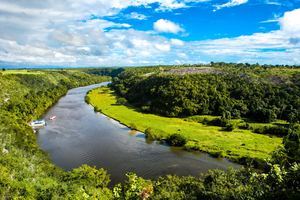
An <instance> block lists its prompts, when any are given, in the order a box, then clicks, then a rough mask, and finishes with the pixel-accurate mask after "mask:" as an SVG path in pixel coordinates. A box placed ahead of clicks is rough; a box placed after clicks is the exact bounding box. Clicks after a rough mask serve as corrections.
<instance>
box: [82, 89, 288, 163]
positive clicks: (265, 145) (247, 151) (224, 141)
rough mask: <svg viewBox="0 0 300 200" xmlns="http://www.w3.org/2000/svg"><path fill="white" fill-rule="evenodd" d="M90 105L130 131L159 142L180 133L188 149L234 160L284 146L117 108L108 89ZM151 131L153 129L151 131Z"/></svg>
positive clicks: (238, 132) (90, 98)
mask: <svg viewBox="0 0 300 200" xmlns="http://www.w3.org/2000/svg"><path fill="white" fill-rule="evenodd" d="M87 98H88V101H89V103H90V104H91V105H92V106H94V107H95V108H96V110H98V111H101V112H102V113H103V114H105V115H107V116H109V117H111V118H114V119H116V120H118V121H120V122H121V123H122V124H125V125H127V126H129V127H134V128H135V129H137V130H139V131H141V132H145V130H146V129H148V128H151V132H155V134H156V136H157V138H158V139H165V138H167V137H168V135H170V134H174V133H179V134H181V135H183V136H184V137H186V138H187V140H188V142H187V143H186V145H185V148H187V149H194V150H200V151H204V152H208V153H210V154H212V155H216V154H217V155H221V156H223V157H227V158H229V159H231V160H239V159H240V158H254V159H258V160H262V159H267V158H268V157H269V156H270V155H271V153H272V151H274V150H275V149H276V148H277V147H278V146H280V145H281V143H282V138H278V137H269V136H267V135H261V134H255V133H253V132H251V131H250V130H240V129H235V130H234V131H232V132H226V131H222V130H221V129H222V128H221V127H217V126H206V125H203V124H201V123H197V122H194V121H192V120H187V119H184V118H168V117H162V116H158V115H154V114H145V113H142V112H139V111H138V110H136V109H134V108H132V107H128V106H124V105H117V104H116V98H117V97H116V95H115V94H114V93H113V91H111V90H110V89H109V88H107V87H102V88H97V89H95V90H92V91H91V92H89V94H88V97H87ZM148 130H149V129H148Z"/></svg>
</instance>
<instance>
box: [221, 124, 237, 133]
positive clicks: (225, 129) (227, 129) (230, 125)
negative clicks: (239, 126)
mask: <svg viewBox="0 0 300 200" xmlns="http://www.w3.org/2000/svg"><path fill="white" fill-rule="evenodd" d="M234 128H235V125H234V124H233V123H231V122H228V123H227V124H226V125H225V127H224V128H223V129H222V130H224V131H233V130H234Z"/></svg>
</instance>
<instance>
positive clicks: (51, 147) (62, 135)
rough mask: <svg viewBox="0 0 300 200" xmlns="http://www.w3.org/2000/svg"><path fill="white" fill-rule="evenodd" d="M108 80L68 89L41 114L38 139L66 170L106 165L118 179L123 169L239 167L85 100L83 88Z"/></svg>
mask: <svg viewBox="0 0 300 200" xmlns="http://www.w3.org/2000/svg"><path fill="white" fill-rule="evenodd" d="M106 84H107V83H102V84H97V85H91V86H87V87H81V88H76V89H72V90H70V91H69V92H68V94H67V95H66V96H64V97H62V98H61V99H60V100H59V101H58V103H57V104H56V105H55V106H53V107H52V108H51V109H50V110H48V111H47V113H46V114H45V115H44V118H45V119H49V118H50V116H53V115H55V116H56V119H55V120H48V121H47V124H48V125H47V126H46V127H45V128H44V129H41V130H40V131H39V133H38V142H39V145H40V146H41V148H42V149H43V150H45V151H46V152H48V153H49V155H50V157H51V159H52V161H53V162H54V163H55V164H56V165H57V166H59V167H62V168H63V169H65V170H71V169H73V168H76V167H79V166H80V165H82V164H88V165H91V166H96V167H98V168H104V169H106V170H107V171H108V173H109V174H110V175H111V180H112V184H115V183H118V182H122V181H123V180H124V179H125V178H126V177H125V174H126V173H127V172H135V173H137V174H138V175H139V176H142V177H144V178H156V177H158V176H162V175H167V174H176V175H179V176H183V175H194V176H196V175H199V174H200V173H203V172H207V171H208V170H210V169H227V168H228V167H234V168H237V167H239V165H237V164H234V163H231V162H229V161H227V160H226V159H216V158H212V157H210V156H209V155H208V154H205V153H200V152H197V153H195V152H187V151H184V150H182V149H180V148H175V147H169V146H167V145H162V144H159V142H156V141H149V140H146V139H145V135H144V134H142V133H140V132H137V131H132V130H130V129H129V128H127V127H126V126H124V125H122V124H120V123H118V122H117V121H115V120H113V119H110V118H108V117H106V116H104V115H102V114H99V113H95V112H94V109H93V107H92V106H90V105H87V104H86V103H85V101H84V97H85V95H86V93H87V92H88V91H89V90H91V89H93V88H96V87H99V86H102V85H106Z"/></svg>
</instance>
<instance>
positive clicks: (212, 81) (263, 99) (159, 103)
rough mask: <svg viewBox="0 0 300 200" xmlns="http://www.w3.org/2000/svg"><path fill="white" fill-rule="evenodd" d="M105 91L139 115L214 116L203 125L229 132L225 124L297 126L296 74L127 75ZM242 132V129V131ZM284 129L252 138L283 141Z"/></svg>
mask: <svg viewBox="0 0 300 200" xmlns="http://www.w3.org/2000/svg"><path fill="white" fill-rule="evenodd" d="M111 87H112V88H113V89H114V90H115V91H116V92H117V94H118V95H120V96H121V97H124V98H125V99H126V101H128V103H129V104H131V105H133V106H135V107H138V108H140V109H141V110H142V111H144V112H149V113H155V114H159V115H163V116H168V117H187V116H195V115H213V116H219V117H220V118H221V119H219V121H216V120H215V121H212V122H206V123H211V124H216V125H220V126H226V124H227V128H228V129H232V127H231V126H232V124H230V123H228V120H231V119H242V120H244V121H245V123H247V122H258V123H270V122H276V121H278V120H284V121H287V122H289V123H291V124H297V123H299V121H300V69H299V68H297V67H295V68H286V67H275V66H273V67H270V66H257V65H233V64H224V63H212V64H210V65H208V66H207V65H204V66H201V65H200V66H188V67H185V68H181V67H175V68H174V67H173V68H172V67H160V68H159V67H157V68H151V67H146V68H138V69H136V68H135V69H128V70H126V71H124V72H123V73H121V74H119V75H118V76H117V77H115V78H114V79H113V82H112V84H111ZM244 128H246V129H247V128H249V127H247V124H246V125H244ZM286 128H287V127H278V128H277V129H276V130H275V128H273V129H272V130H267V129H268V128H265V129H264V128H261V129H257V130H255V131H256V132H258V133H268V134H275V135H279V136H283V135H286V134H287V131H288V130H287V129H286Z"/></svg>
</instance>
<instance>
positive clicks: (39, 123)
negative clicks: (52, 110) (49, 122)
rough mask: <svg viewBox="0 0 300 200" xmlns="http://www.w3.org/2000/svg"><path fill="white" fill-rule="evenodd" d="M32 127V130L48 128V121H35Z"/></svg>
mask: <svg viewBox="0 0 300 200" xmlns="http://www.w3.org/2000/svg"><path fill="white" fill-rule="evenodd" d="M30 126H31V127H32V128H42V127H44V126H46V121H45V120H34V121H32V122H31V123H30Z"/></svg>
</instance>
